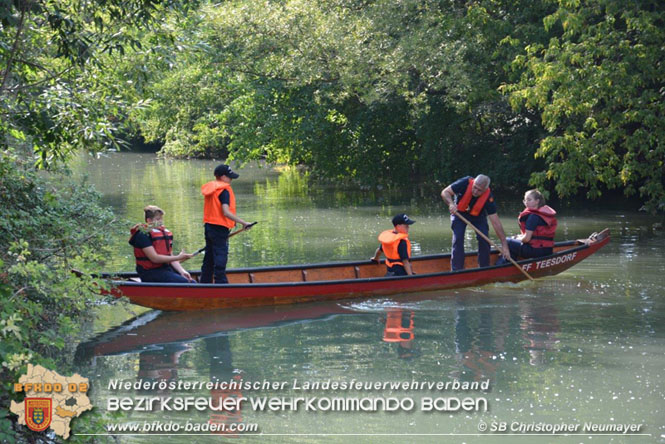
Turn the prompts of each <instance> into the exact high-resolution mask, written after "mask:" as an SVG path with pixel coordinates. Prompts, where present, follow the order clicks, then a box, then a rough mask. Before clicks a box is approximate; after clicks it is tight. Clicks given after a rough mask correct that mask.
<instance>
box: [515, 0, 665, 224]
mask: <svg viewBox="0 0 665 444" xmlns="http://www.w3.org/2000/svg"><path fill="white" fill-rule="evenodd" d="M558 6H559V7H558V9H557V10H556V11H555V12H554V13H553V14H551V15H548V16H547V17H545V20H544V23H545V26H546V27H547V28H548V29H551V30H553V31H554V35H553V37H552V38H551V40H550V41H549V42H547V43H545V44H544V45H540V44H538V45H532V46H530V47H528V48H527V54H526V56H524V57H518V58H516V59H515V68H516V69H517V70H520V71H522V70H523V76H522V78H521V81H520V82H519V83H518V84H516V85H512V86H510V87H507V88H506V90H507V91H509V92H510V98H511V102H512V103H513V105H514V106H515V107H516V108H519V107H522V106H524V107H526V108H528V109H531V110H537V111H539V112H540V113H541V117H542V123H543V126H544V127H545V129H546V130H547V132H548V134H547V137H545V138H544V139H543V140H542V141H541V143H540V148H539V149H538V152H537V156H539V157H541V158H543V159H544V160H545V161H546V162H547V168H546V170H545V171H542V172H537V173H535V174H534V175H533V176H532V182H533V183H534V184H536V185H539V186H547V185H548V184H550V183H554V188H555V189H556V191H557V192H558V194H559V195H561V196H566V195H571V194H575V193H576V192H577V191H578V190H579V189H580V188H582V189H584V190H586V195H587V197H588V198H595V197H598V196H600V195H601V194H602V192H603V190H604V189H616V188H618V189H623V191H624V193H625V194H626V195H627V196H631V195H634V194H636V193H637V194H639V196H640V198H641V200H642V201H644V202H645V203H646V205H645V207H646V209H648V210H651V211H657V210H662V209H664V208H665V188H664V186H665V185H664V184H665V176H664V171H665V168H664V167H665V165H664V162H665V142H664V141H663V134H665V119H664V118H663V117H664V116H665V100H663V94H664V90H663V69H662V65H663V63H665V5H664V4H663V3H662V2H657V1H627V2H626V1H617V0H594V1H590V2H565V1H560V2H559V4H558Z"/></svg>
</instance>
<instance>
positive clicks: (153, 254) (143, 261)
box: [129, 205, 194, 283]
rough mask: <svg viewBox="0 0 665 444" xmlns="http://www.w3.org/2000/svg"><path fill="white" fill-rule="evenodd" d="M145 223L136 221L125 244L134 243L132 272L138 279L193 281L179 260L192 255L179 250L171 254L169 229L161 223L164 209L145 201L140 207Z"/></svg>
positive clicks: (171, 236)
mask: <svg viewBox="0 0 665 444" xmlns="http://www.w3.org/2000/svg"><path fill="white" fill-rule="evenodd" d="M143 212H144V213H145V222H146V223H145V224H137V225H135V226H134V227H132V229H131V230H130V233H131V237H130V238H129V244H130V245H131V246H133V247H134V257H135V258H136V272H137V273H138V274H139V277H140V278H141V281H142V282H175V283H187V282H194V280H193V279H192V276H191V275H190V274H189V273H188V272H187V270H185V269H184V268H182V265H180V262H184V261H186V260H187V259H189V258H191V257H192V255H191V254H188V253H185V251H184V250H183V251H181V252H180V254H179V255H177V256H173V254H172V250H173V233H171V232H170V231H169V230H167V229H166V227H164V211H163V210H162V209H161V208H159V207H157V206H155V205H148V206H147V207H145V208H144V209H143Z"/></svg>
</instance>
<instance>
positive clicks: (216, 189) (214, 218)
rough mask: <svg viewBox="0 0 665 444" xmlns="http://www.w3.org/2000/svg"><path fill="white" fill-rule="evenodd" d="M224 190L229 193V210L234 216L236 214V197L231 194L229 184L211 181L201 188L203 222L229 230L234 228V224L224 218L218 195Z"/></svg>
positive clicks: (231, 190)
mask: <svg viewBox="0 0 665 444" xmlns="http://www.w3.org/2000/svg"><path fill="white" fill-rule="evenodd" d="M224 190H228V192H229V210H230V211H231V213H233V214H234V215H235V214H236V196H235V194H233V189H232V188H231V184H229V183H226V182H222V181H221V180H213V181H212V182H208V183H206V184H204V185H203V186H201V194H203V222H204V223H206V224H213V225H221V226H223V227H227V228H229V229H231V228H233V227H235V226H236V223H235V221H233V220H231V219H229V218H228V217H226V216H224V212H222V204H221V202H220V201H219V195H220V194H222V192H223V191H224Z"/></svg>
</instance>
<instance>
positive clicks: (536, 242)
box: [517, 205, 557, 248]
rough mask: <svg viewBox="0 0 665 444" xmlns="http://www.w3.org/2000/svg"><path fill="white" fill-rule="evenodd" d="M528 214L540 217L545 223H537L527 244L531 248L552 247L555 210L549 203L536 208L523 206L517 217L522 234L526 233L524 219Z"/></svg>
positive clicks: (555, 223)
mask: <svg viewBox="0 0 665 444" xmlns="http://www.w3.org/2000/svg"><path fill="white" fill-rule="evenodd" d="M530 214H535V215H538V216H540V217H542V218H543V220H544V221H545V223H546V224H547V225H538V226H537V227H536V229H535V230H534V231H533V234H532V235H531V240H530V241H529V242H528V244H529V245H531V246H532V247H533V248H552V247H553V246H554V233H555V232H556V226H557V220H556V211H554V209H552V207H550V206H549V205H545V206H542V207H540V208H538V209H537V210H531V209H529V208H525V209H524V211H522V212H521V213H520V215H519V216H518V217H517V220H518V222H519V224H520V231H521V232H522V234H525V233H526V220H527V218H528V217H529V215H530Z"/></svg>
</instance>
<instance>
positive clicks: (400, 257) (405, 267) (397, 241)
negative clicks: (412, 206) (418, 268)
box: [371, 214, 416, 276]
mask: <svg viewBox="0 0 665 444" xmlns="http://www.w3.org/2000/svg"><path fill="white" fill-rule="evenodd" d="M415 222H416V221H415V220H412V219H409V216H407V215H406V214H398V215H397V216H395V217H393V226H394V227H395V228H394V229H392V230H386V231H384V232H383V233H381V234H380V235H379V242H381V245H379V248H377V249H376V252H375V253H374V257H372V259H371V260H372V261H374V262H379V254H381V253H383V254H384V255H385V256H386V267H388V272H387V273H386V276H411V275H412V274H413V270H412V268H411V262H410V261H409V258H410V257H411V242H409V225H413V224H414V223H415Z"/></svg>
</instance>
